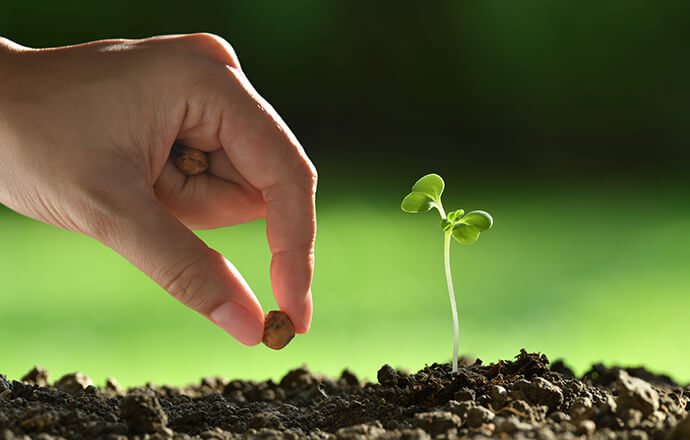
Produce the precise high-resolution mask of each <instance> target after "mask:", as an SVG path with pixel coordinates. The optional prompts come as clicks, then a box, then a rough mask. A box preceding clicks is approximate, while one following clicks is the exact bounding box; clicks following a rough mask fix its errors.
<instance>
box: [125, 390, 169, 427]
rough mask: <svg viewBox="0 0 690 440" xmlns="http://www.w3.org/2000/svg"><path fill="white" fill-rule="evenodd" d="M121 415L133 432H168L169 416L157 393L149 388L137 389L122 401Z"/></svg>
mask: <svg viewBox="0 0 690 440" xmlns="http://www.w3.org/2000/svg"><path fill="white" fill-rule="evenodd" d="M120 417H122V419H123V420H124V421H125V422H127V428H128V429H129V432H131V433H154V432H166V431H167V424H168V416H167V415H166V413H165V411H163V407H162V406H161V403H160V401H159V400H158V398H157V397H156V394H155V393H154V392H153V391H151V390H148V389H141V390H135V391H133V392H131V393H129V394H127V396H125V397H124V398H123V399H122V400H121V401H120Z"/></svg>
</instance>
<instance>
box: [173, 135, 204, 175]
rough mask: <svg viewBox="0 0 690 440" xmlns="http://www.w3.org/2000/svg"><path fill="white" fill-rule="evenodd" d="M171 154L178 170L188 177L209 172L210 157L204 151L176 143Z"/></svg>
mask: <svg viewBox="0 0 690 440" xmlns="http://www.w3.org/2000/svg"><path fill="white" fill-rule="evenodd" d="M170 154H171V156H172V158H173V162H174V163H175V166H177V169H179V170H180V171H182V172H183V173H184V174H186V175H188V176H196V175H197V174H202V173H205V172H206V170H208V156H207V155H206V153H205V152H203V151H200V150H197V149H195V148H192V147H188V146H186V145H182V144H179V143H175V145H173V148H172V151H171V153H170Z"/></svg>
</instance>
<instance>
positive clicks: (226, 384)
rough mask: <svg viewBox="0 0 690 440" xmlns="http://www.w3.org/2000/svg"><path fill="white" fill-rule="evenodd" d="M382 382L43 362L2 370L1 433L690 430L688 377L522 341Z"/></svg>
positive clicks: (357, 435)
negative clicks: (159, 379) (163, 379)
mask: <svg viewBox="0 0 690 440" xmlns="http://www.w3.org/2000/svg"><path fill="white" fill-rule="evenodd" d="M377 377H378V383H362V382H360V381H359V380H358V379H357V377H356V376H355V375H354V374H352V373H351V372H348V371H347V370H346V371H344V372H343V373H342V375H341V377H340V378H339V379H331V378H327V377H321V376H318V375H315V374H313V373H311V372H310V371H309V370H307V369H306V368H298V369H296V370H292V371H290V372H289V373H288V374H287V375H286V376H285V377H283V378H282V379H281V380H280V382H279V383H275V382H273V381H270V380H269V381H265V382H252V381H240V380H233V381H227V380H225V379H221V378H207V379H204V380H202V382H201V384H200V385H197V386H190V387H186V388H176V387H165V386H164V387H158V386H153V385H148V386H146V387H141V388H132V389H130V390H127V391H126V392H125V391H123V390H122V389H120V388H119V386H118V385H117V383H116V382H114V381H113V380H108V382H107V384H106V386H105V387H103V388H96V387H94V386H93V385H90V380H89V379H88V378H87V377H86V376H84V375H79V374H73V375H67V376H65V377H63V378H61V379H60V380H59V381H57V382H56V383H55V384H54V385H53V386H52V387H51V386H48V377H47V372H45V370H41V369H39V368H36V369H34V370H32V371H31V372H30V373H29V374H27V375H26V376H25V377H24V378H22V381H16V380H15V381H11V382H10V381H8V380H7V379H6V378H5V377H4V376H2V375H0V439H2V440H9V439H28V438H32V439H42V440H49V439H56V438H65V439H75V440H78V439H112V440H116V439H127V438H130V439H131V438H136V439H235V438H251V439H273V438H276V439H299V438H311V439H367V438H373V439H405V440H414V439H420V440H421V439H430V438H439V439H456V438H457V439H484V438H500V439H510V438H512V439H528V438H531V439H544V440H546V439H557V438H559V439H590V438H591V439H626V440H644V439H664V440H681V439H690V415H689V414H688V410H690V397H689V396H690V386H685V387H681V386H678V385H677V384H674V383H673V381H672V380H670V379H669V378H668V377H665V376H659V375H654V374H652V373H650V372H648V371H646V370H644V369H641V368H635V369H630V368H627V369H625V368H618V367H612V368H607V367H604V366H603V365H595V366H594V367H592V369H591V370H590V371H589V372H588V373H587V374H586V375H585V376H584V377H583V378H581V379H577V378H575V377H574V376H573V374H572V372H571V371H570V370H569V369H568V368H567V367H566V366H565V365H564V364H563V363H562V362H556V363H554V364H551V365H549V361H548V359H547V358H546V356H544V355H540V354H534V353H531V354H530V353H527V352H525V351H524V350H523V351H521V353H520V354H519V355H518V356H516V357H515V360H514V361H499V362H498V363H496V364H490V365H486V366H485V365H483V364H482V362H481V361H476V362H474V363H472V364H471V365H464V366H463V367H462V368H461V369H460V371H459V372H458V374H456V375H453V374H451V372H450V367H449V365H447V364H442V365H440V364H433V365H431V366H428V367H426V368H424V369H423V370H420V371H419V372H417V373H415V374H406V373H404V372H400V371H395V370H394V369H393V368H391V367H390V366H388V365H384V366H383V367H382V368H381V369H380V370H379V371H378V374H377Z"/></svg>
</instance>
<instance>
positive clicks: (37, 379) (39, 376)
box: [22, 365, 49, 387]
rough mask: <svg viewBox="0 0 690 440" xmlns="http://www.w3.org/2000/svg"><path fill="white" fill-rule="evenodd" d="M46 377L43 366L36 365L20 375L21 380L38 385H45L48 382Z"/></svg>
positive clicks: (46, 373)
mask: <svg viewBox="0 0 690 440" xmlns="http://www.w3.org/2000/svg"><path fill="white" fill-rule="evenodd" d="M48 377H49V374H48V371H47V370H46V369H45V368H43V367H41V366H39V365H36V366H35V367H34V368H33V369H32V370H31V371H29V372H28V373H26V374H25V375H24V377H22V382H26V383H29V384H32V385H38V386H39V387H47V386H48V383H49V382H48Z"/></svg>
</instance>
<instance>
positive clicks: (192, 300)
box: [156, 259, 207, 312]
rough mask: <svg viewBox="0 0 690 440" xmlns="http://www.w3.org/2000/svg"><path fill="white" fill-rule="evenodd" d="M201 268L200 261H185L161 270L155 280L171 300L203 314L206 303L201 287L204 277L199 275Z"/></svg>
mask: <svg viewBox="0 0 690 440" xmlns="http://www.w3.org/2000/svg"><path fill="white" fill-rule="evenodd" d="M203 267H204V266H203V265H202V264H200V259H192V260H186V261H182V262H179V263H177V264H174V265H172V266H170V267H168V268H165V269H163V270H162V271H161V272H160V274H158V275H156V278H157V279H158V280H160V281H159V282H160V285H161V287H163V289H164V290H165V291H166V292H168V293H169V294H170V295H172V297H173V298H175V299H176V300H178V301H180V302H181V303H182V304H184V305H186V306H187V307H190V308H192V309H194V310H197V311H199V312H203V311H204V309H205V305H206V302H207V301H206V296H205V295H204V292H205V289H204V285H203V284H204V281H203V280H205V279H206V277H205V276H204V274H201V273H199V271H200V270H202V268H203Z"/></svg>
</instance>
